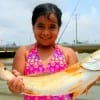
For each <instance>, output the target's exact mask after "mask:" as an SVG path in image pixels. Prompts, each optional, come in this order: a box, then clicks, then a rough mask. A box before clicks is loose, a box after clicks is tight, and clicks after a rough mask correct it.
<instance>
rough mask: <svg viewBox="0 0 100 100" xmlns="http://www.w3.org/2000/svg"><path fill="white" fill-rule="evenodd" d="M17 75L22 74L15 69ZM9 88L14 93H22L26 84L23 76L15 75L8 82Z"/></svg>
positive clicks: (14, 72)
mask: <svg viewBox="0 0 100 100" xmlns="http://www.w3.org/2000/svg"><path fill="white" fill-rule="evenodd" d="M13 74H14V75H15V76H20V73H19V72H17V71H16V70H13ZM7 85H8V88H9V90H10V91H11V92H13V93H21V92H23V91H24V84H23V80H22V79H21V78H18V77H15V78H13V79H11V80H9V81H8V82H7Z"/></svg>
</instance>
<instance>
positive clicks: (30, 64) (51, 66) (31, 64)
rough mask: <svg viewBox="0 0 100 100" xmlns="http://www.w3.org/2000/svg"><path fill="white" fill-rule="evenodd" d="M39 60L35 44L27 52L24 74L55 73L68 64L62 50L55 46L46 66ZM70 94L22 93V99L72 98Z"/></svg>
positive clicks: (55, 99)
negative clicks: (42, 94)
mask: <svg viewBox="0 0 100 100" xmlns="http://www.w3.org/2000/svg"><path fill="white" fill-rule="evenodd" d="M43 66H44V65H43V64H42V62H41V59H40V57H39V55H38V50H37V46H35V47H34V48H33V49H32V50H31V52H30V53H29V55H28V57H27V59H26V67H25V75H29V74H33V73H35V74H38V73H43V72H47V73H55V72H59V71H62V70H64V69H65V68H66V67H67V66H68V65H67V63H66V61H65V58H64V55H63V53H62V51H61V50H60V49H59V48H58V47H57V46H55V49H54V53H53V56H52V57H51V59H50V61H49V63H48V64H47V66H46V67H43ZM71 97H72V96H71V94H67V95H60V96H30V95H24V100H72V98H71Z"/></svg>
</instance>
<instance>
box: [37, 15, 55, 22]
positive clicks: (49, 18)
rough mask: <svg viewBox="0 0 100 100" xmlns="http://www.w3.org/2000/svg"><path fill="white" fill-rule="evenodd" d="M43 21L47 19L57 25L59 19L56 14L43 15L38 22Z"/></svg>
mask: <svg viewBox="0 0 100 100" xmlns="http://www.w3.org/2000/svg"><path fill="white" fill-rule="evenodd" d="M43 19H47V20H50V21H52V22H56V23H57V17H56V16H55V14H49V15H41V16H39V17H38V20H43Z"/></svg>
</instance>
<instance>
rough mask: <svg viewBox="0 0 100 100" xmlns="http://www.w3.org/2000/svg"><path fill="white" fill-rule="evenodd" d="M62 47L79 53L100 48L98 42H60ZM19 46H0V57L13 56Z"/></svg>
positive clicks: (90, 51)
mask: <svg viewBox="0 0 100 100" xmlns="http://www.w3.org/2000/svg"><path fill="white" fill-rule="evenodd" d="M61 45H62V46H64V47H70V48H73V49H74V50H75V51H78V52H79V53H83V52H87V53H92V52H94V51H96V50H98V49H100V44H61ZM18 48H19V46H0V58H7V57H14V55H15V53H16V50H17V49H18Z"/></svg>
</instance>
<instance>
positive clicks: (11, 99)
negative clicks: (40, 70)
mask: <svg viewBox="0 0 100 100" xmlns="http://www.w3.org/2000/svg"><path fill="white" fill-rule="evenodd" d="M88 55H90V54H88V53H81V54H78V58H79V60H81V59H83V58H85V57H87V56H88ZM0 62H3V63H4V64H5V65H6V67H7V69H9V70H10V69H11V65H12V62H13V58H7V59H0ZM97 97H98V98H99V97H100V85H95V86H93V87H92V88H91V89H90V91H89V93H88V95H87V96H86V95H81V96H80V97H79V99H78V100H99V99H98V98H97ZM0 100H22V95H14V94H11V93H10V91H9V90H8V88H7V85H6V82H5V81H1V80H0Z"/></svg>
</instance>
